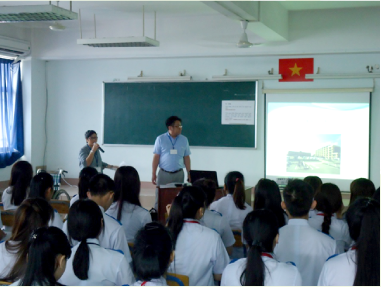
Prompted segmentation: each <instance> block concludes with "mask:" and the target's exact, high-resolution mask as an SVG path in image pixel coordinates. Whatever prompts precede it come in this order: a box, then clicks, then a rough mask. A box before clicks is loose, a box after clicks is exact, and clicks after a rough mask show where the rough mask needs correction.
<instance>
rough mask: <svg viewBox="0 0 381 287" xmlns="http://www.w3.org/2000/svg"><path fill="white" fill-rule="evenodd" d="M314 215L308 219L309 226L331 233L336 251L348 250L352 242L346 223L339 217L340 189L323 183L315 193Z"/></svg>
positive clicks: (341, 208)
mask: <svg viewBox="0 0 381 287" xmlns="http://www.w3.org/2000/svg"><path fill="white" fill-rule="evenodd" d="M315 200H316V202H317V204H316V210H317V213H316V216H313V217H311V218H309V219H308V223H309V225H310V226H311V227H313V228H315V229H317V230H319V231H322V232H323V233H325V234H329V235H331V236H332V237H333V238H334V239H335V240H336V244H337V250H338V253H343V252H344V250H348V248H349V245H350V244H351V242H352V239H351V237H350V236H349V229H348V224H347V223H346V222H345V221H344V220H342V219H341V211H342V210H343V207H344V205H343V199H342V196H341V192H340V189H339V188H338V186H337V185H335V184H333V183H324V184H323V185H322V186H321V188H320V192H319V193H318V194H316V196H315Z"/></svg>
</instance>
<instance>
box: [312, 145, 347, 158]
mask: <svg viewBox="0 0 381 287" xmlns="http://www.w3.org/2000/svg"><path fill="white" fill-rule="evenodd" d="M340 152H341V147H340V146H338V145H328V146H325V147H322V148H319V149H318V150H317V151H316V152H315V156H316V157H322V158H324V159H340Z"/></svg>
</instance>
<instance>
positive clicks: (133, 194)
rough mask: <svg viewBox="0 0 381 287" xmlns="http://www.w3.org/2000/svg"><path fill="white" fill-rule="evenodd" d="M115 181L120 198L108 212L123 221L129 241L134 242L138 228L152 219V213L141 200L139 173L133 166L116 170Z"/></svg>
mask: <svg viewBox="0 0 381 287" xmlns="http://www.w3.org/2000/svg"><path fill="white" fill-rule="evenodd" d="M114 182H115V193H116V194H118V197H119V199H118V200H117V202H114V203H113V204H112V205H111V206H110V208H109V209H107V211H106V214H108V215H111V216H112V217H114V218H116V219H117V220H119V221H121V222H122V224H123V229H124V232H125V234H126V238H127V241H128V242H132V243H134V237H135V235H136V233H137V232H138V230H139V229H140V228H142V227H143V226H144V225H146V224H147V223H149V222H151V221H152V219H151V214H150V213H149V211H148V210H146V209H144V208H143V207H142V205H141V203H140V200H139V195H140V178H139V174H138V172H137V171H136V169H135V168H133V167H132V166H122V167H119V168H118V169H117V170H116V172H115V177H114Z"/></svg>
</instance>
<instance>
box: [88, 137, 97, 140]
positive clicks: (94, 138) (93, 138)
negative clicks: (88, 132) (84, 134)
mask: <svg viewBox="0 0 381 287" xmlns="http://www.w3.org/2000/svg"><path fill="white" fill-rule="evenodd" d="M90 139H92V140H97V139H98V137H90Z"/></svg>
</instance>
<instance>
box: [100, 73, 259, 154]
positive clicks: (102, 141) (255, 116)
mask: <svg viewBox="0 0 381 287" xmlns="http://www.w3.org/2000/svg"><path fill="white" fill-rule="evenodd" d="M178 82H179V81H178V80H177V81H175V80H173V81H171V79H168V80H153V81H149V82H147V81H146V80H144V81H139V80H128V81H103V82H102V126H101V127H102V128H101V130H102V136H101V143H102V145H104V146H109V147H126V146H129V147H141V146H144V147H149V146H153V145H154V141H153V142H152V144H121V143H115V144H112V143H105V107H106V103H105V101H106V99H105V97H106V95H105V84H129V83H141V84H143V83H144V84H153V83H178ZM183 82H186V83H190V82H191V83H221V82H227V83H232V82H253V83H254V84H255V94H254V134H253V137H254V145H253V146H250V147H228V146H201V145H192V143H191V142H190V146H191V147H192V149H194V148H202V149H209V148H213V149H215V148H220V149H249V150H253V149H254V150H256V149H257V148H258V147H257V143H258V132H257V130H258V88H259V81H258V80H247V79H242V80H241V79H234V81H232V80H210V81H209V80H206V81H193V80H190V81H183ZM164 120H165V119H163V121H164ZM164 132H165V130H164V129H163V133H164ZM158 135H159V134H158ZM185 136H186V134H185Z"/></svg>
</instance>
